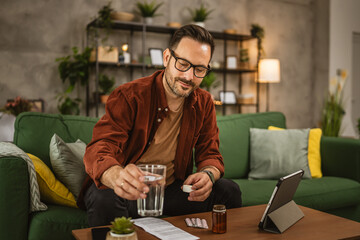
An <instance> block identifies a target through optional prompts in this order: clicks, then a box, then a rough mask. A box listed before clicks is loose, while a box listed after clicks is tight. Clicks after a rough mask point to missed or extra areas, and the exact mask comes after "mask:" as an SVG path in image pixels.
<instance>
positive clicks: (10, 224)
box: [0, 157, 30, 240]
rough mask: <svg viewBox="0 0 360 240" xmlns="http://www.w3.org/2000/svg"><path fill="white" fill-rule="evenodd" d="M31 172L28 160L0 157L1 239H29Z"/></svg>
mask: <svg viewBox="0 0 360 240" xmlns="http://www.w3.org/2000/svg"><path fill="white" fill-rule="evenodd" d="M29 189H30V186H29V174H28V168H27V164H26V162H25V161H24V160H23V159H21V158H16V157H1V158H0V196H1V198H0V213H1V214H0V239H17V240H18V239H19V240H20V239H27V238H28V236H27V233H28V219H29V209H30V195H29V194H30V190H29Z"/></svg>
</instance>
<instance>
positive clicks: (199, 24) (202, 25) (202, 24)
mask: <svg viewBox="0 0 360 240" xmlns="http://www.w3.org/2000/svg"><path fill="white" fill-rule="evenodd" d="M194 24H195V25H198V26H200V27H203V28H205V23H204V22H194Z"/></svg>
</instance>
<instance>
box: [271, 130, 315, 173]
mask: <svg viewBox="0 0 360 240" xmlns="http://www.w3.org/2000/svg"><path fill="white" fill-rule="evenodd" d="M268 129H269V130H284V129H283V128H278V127H274V126H269V127H268ZM321 135H322V131H321V129H320V128H313V129H310V133H309V146H308V161H309V168H310V172H311V177H313V178H321V177H322V172H321V157H320V141H321Z"/></svg>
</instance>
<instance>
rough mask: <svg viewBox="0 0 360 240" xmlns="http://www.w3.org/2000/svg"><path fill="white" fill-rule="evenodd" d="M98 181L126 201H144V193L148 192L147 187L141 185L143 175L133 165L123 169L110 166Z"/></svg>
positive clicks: (117, 166)
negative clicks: (141, 199)
mask: <svg viewBox="0 0 360 240" xmlns="http://www.w3.org/2000/svg"><path fill="white" fill-rule="evenodd" d="M100 181H101V183H102V184H104V185H105V186H107V187H109V188H112V189H114V192H115V193H116V195H118V196H119V197H122V198H124V199H128V200H136V199H138V198H143V199H144V198H146V194H145V193H147V192H149V187H148V186H147V185H146V184H144V183H143V181H144V174H143V173H142V172H141V171H140V169H139V168H137V167H136V165H134V164H129V165H127V166H126V167H125V168H122V167H121V166H119V165H116V166H112V167H110V168H109V169H107V170H106V171H105V172H104V173H103V174H102V176H101V179H100Z"/></svg>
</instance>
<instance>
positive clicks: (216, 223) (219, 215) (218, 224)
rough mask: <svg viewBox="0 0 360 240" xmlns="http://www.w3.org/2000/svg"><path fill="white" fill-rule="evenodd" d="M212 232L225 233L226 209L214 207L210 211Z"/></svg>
mask: <svg viewBox="0 0 360 240" xmlns="http://www.w3.org/2000/svg"><path fill="white" fill-rule="evenodd" d="M212 231H213V232H214V233H225V232H226V207H225V205H214V206H213V210H212Z"/></svg>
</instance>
